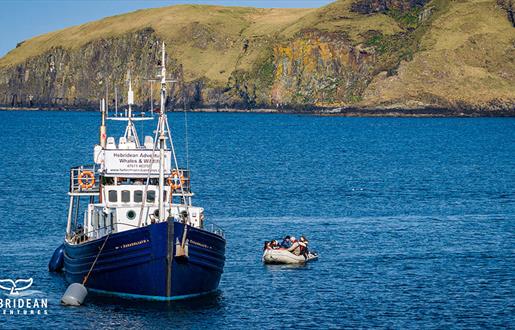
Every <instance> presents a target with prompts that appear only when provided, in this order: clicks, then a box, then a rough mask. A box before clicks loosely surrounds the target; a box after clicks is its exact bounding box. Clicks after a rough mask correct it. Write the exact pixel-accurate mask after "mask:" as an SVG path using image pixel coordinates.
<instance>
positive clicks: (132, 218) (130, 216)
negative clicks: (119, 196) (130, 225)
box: [127, 210, 136, 220]
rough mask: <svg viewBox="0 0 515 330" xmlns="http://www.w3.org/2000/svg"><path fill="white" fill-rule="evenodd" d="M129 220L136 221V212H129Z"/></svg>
mask: <svg viewBox="0 0 515 330" xmlns="http://www.w3.org/2000/svg"><path fill="white" fill-rule="evenodd" d="M127 219H129V220H134V219H136V212H134V210H129V211H127Z"/></svg>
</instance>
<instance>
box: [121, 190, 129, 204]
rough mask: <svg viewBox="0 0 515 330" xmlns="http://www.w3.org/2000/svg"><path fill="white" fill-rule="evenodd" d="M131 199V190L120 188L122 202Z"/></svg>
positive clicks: (127, 201)
mask: <svg viewBox="0 0 515 330" xmlns="http://www.w3.org/2000/svg"><path fill="white" fill-rule="evenodd" d="M130 201H131V192H130V191H128V190H122V203H129V202H130Z"/></svg>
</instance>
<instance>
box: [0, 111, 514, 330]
mask: <svg viewBox="0 0 515 330" xmlns="http://www.w3.org/2000/svg"><path fill="white" fill-rule="evenodd" d="M170 117H171V123H172V125H174V126H173V127H174V129H173V133H174V136H175V139H176V144H177V148H178V149H179V150H178V151H179V152H180V153H182V154H185V139H184V136H185V134H184V114H172V115H171V116H170ZM98 122H99V115H98V113H91V112H23V111H20V112H0V141H2V148H1V156H0V243H1V248H0V257H1V262H0V278H1V279H4V278H11V279H17V278H30V277H32V278H33V279H34V285H33V287H32V289H34V290H39V291H41V293H39V295H40V296H43V297H46V298H48V304H49V306H48V315H40V316H34V315H32V316H31V315H12V316H9V315H2V314H0V327H2V328H27V327H38V328H39V327H45V328H49V327H53V328H70V327H77V328H97V329H100V328H127V327H130V328H151V329H152V328H165V327H166V328H187V329H190V328H191V329H198V328H215V329H216V328H218V329H225V328H234V329H242V328H253V329H261V328H263V329H279V328H297V329H307V328H370V327H379V328H397V329H404V328H416V329H418V328H430V329H446V328H467V329H469V328H501V327H507V328H514V327H515V119H513V118H509V119H508V118H507V119H500V118H499V119H496V118H478V119H454V118H449V119H406V118H327V117H314V116H297V115H254V114H205V113H191V114H188V126H189V130H188V132H189V155H190V157H189V162H190V167H191V169H192V177H193V180H192V184H193V187H194V189H195V191H196V193H197V198H196V202H197V204H198V205H201V206H203V207H205V209H206V214H207V219H208V220H209V221H211V222H214V223H216V224H218V225H220V226H222V227H223V228H224V229H225V232H226V237H227V240H228V245H227V263H226V267H225V273H224V274H223V277H222V282H221V284H220V292H219V293H218V294H216V295H213V296H210V297H206V298H202V299H197V300H192V301H187V302H177V303H170V304H166V303H149V302H141V301H135V300H120V299H112V298H105V297H101V296H91V295H90V296H89V297H88V300H87V303H86V305H84V306H82V307H79V308H65V307H62V306H60V305H59V299H60V297H61V295H62V293H63V292H64V290H65V289H66V284H65V283H64V282H63V279H62V278H61V277H60V276H58V275H54V274H50V273H48V272H47V262H48V260H49V258H50V256H51V254H52V252H53V251H54V249H55V248H56V247H57V246H58V245H59V244H60V243H61V241H62V239H63V235H64V231H65V223H66V209H67V203H68V199H67V196H66V192H67V189H68V172H67V171H68V168H69V167H71V166H75V165H78V164H82V163H91V161H92V152H93V144H94V143H96V142H97V134H98V133H97V132H98V127H97V124H98ZM137 127H138V129H140V128H141V127H140V124H138V126H137ZM148 127H149V126H147V128H148ZM109 130H110V133H113V132H115V133H116V136H118V135H119V134H120V130H121V127H120V126H119V124H117V125H114V126H111V127H109ZM182 161H183V162H186V157H182ZM285 234H293V235H296V236H299V235H301V234H304V235H306V236H308V238H309V239H310V241H311V244H312V246H313V248H315V249H316V250H318V251H319V253H320V255H321V257H320V260H319V261H318V262H314V263H312V264H310V265H308V266H306V267H296V268H295V267H282V266H274V267H266V266H263V265H262V263H261V260H260V258H261V247H262V243H263V241H264V240H267V239H272V238H279V237H280V236H283V235H285ZM4 292H5V291H4ZM3 298H5V297H3Z"/></svg>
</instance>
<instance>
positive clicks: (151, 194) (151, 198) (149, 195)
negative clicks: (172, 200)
mask: <svg viewBox="0 0 515 330" xmlns="http://www.w3.org/2000/svg"><path fill="white" fill-rule="evenodd" d="M155 200H156V192H155V191H154V190H150V191H148V192H147V202H149V203H154V202H155Z"/></svg>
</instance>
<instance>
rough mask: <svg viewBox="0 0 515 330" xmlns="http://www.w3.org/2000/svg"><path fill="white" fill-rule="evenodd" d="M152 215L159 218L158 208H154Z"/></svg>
mask: <svg viewBox="0 0 515 330" xmlns="http://www.w3.org/2000/svg"><path fill="white" fill-rule="evenodd" d="M154 216H155V217H156V218H159V210H158V209H156V210H155V211H154Z"/></svg>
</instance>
